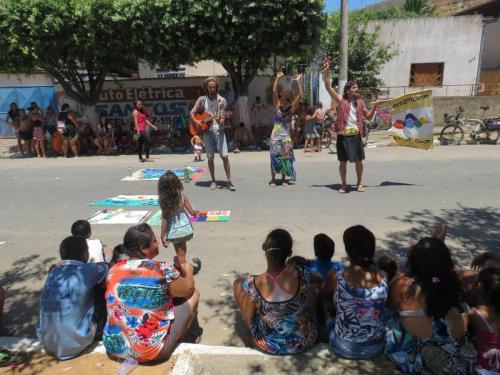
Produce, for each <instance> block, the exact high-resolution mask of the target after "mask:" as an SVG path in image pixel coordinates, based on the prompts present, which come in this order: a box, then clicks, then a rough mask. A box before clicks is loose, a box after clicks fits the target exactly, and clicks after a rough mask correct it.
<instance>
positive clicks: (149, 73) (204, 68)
mask: <svg viewBox="0 0 500 375" xmlns="http://www.w3.org/2000/svg"><path fill="white" fill-rule="evenodd" d="M157 68H158V67H157V66H156V67H153V68H151V67H150V66H149V65H148V64H145V63H139V78H141V79H152V78H158V72H157V71H156V69H157ZM181 70H183V71H184V76H185V77H186V78H189V77H207V76H213V75H215V76H225V75H227V72H226V70H225V69H224V68H223V67H222V65H221V64H219V63H217V62H215V61H213V60H204V61H200V62H198V63H196V64H194V65H192V66H189V65H181ZM160 74H161V73H160Z"/></svg>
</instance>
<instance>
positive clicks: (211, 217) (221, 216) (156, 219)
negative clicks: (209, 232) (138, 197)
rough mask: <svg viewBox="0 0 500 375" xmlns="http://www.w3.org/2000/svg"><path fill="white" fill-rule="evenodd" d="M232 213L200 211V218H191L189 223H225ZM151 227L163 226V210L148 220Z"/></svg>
mask: <svg viewBox="0 0 500 375" xmlns="http://www.w3.org/2000/svg"><path fill="white" fill-rule="evenodd" d="M230 216H231V211H198V216H190V217H189V221H191V222H192V223H206V222H212V223H213V222H216V223H217V222H218V223H224V222H228V221H229V217H230ZM148 224H149V225H161V210H158V211H156V212H155V214H154V215H153V216H151V217H150V218H149V220H148Z"/></svg>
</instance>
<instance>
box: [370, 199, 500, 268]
mask: <svg viewBox="0 0 500 375" xmlns="http://www.w3.org/2000/svg"><path fill="white" fill-rule="evenodd" d="M389 219H391V220H394V221H397V222H398V223H404V224H409V225H410V226H411V228H410V229H407V230H404V231H388V232H387V233H385V239H384V240H382V241H381V242H379V246H378V249H377V253H379V249H380V251H381V252H382V253H387V254H389V255H393V256H394V255H396V254H397V253H398V250H399V249H401V248H405V247H408V246H411V245H414V244H415V243H417V242H418V241H419V240H420V239H421V238H424V237H427V236H430V235H431V234H432V229H433V227H434V226H435V225H436V224H439V223H441V224H442V223H447V225H448V234H447V236H446V243H447V244H448V246H449V248H450V250H451V253H452V255H453V258H454V260H455V262H456V263H457V265H459V266H462V267H465V266H469V265H470V262H471V260H472V259H473V258H474V257H475V256H476V255H478V254H480V253H482V252H484V251H497V252H498V251H499V249H500V225H499V224H498V223H500V210H498V208H494V207H481V208H469V207H465V206H463V205H461V204H458V205H457V208H453V209H443V210H441V213H440V214H439V215H437V214H435V213H433V212H432V211H431V210H428V209H425V210H421V211H410V212H409V213H407V214H405V215H404V216H401V217H396V216H393V217H390V218H389ZM375 235H377V233H376V234H375ZM379 255H380V253H379Z"/></svg>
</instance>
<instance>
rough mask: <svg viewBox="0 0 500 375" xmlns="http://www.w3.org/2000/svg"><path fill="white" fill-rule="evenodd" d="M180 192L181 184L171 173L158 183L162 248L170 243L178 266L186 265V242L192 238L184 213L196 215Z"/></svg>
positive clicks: (189, 225)
mask: <svg viewBox="0 0 500 375" xmlns="http://www.w3.org/2000/svg"><path fill="white" fill-rule="evenodd" d="M182 190H183V186H182V182H181V181H180V180H179V178H178V177H177V176H176V175H175V173H173V172H166V173H165V174H164V175H163V176H161V177H160V179H159V181H158V201H159V203H160V208H161V215H162V217H161V242H162V243H163V246H164V247H167V246H168V243H169V242H172V244H173V245H174V249H175V253H176V254H177V260H178V262H179V264H184V263H186V251H187V249H186V242H187V241H189V240H190V239H191V238H193V226H192V225H191V222H190V221H189V217H188V215H187V213H186V211H187V212H188V213H189V214H190V215H191V216H197V215H198V211H195V210H193V207H192V206H191V203H190V202H189V199H188V198H187V197H186V195H184V194H183V193H182Z"/></svg>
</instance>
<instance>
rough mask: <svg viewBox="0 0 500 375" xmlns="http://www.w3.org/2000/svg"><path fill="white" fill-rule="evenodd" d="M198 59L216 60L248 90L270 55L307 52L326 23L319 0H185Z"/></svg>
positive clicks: (236, 85) (238, 91) (242, 89)
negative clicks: (192, 22) (196, 45)
mask: <svg viewBox="0 0 500 375" xmlns="http://www.w3.org/2000/svg"><path fill="white" fill-rule="evenodd" d="M183 3H185V4H188V3H189V5H186V7H188V8H189V12H190V16H191V19H192V20H197V23H196V34H197V35H196V41H197V44H199V45H200V44H201V46H200V49H199V52H200V56H199V57H200V58H202V59H213V60H216V61H218V62H220V63H221V64H222V65H223V66H224V68H225V69H226V70H227V71H228V73H229V74H230V76H231V80H232V83H233V87H234V89H235V91H236V94H237V95H238V94H241V95H247V92H248V85H249V84H250V82H251V81H252V79H253V78H254V77H255V75H256V74H257V73H258V71H259V69H263V68H266V67H269V59H270V58H271V57H272V56H273V55H283V56H284V55H288V54H296V55H302V54H307V53H310V51H311V50H312V48H311V47H312V46H317V45H318V44H319V41H320V36H321V29H322V26H323V25H324V14H323V13H322V11H323V1H322V0H288V1H274V0H261V1H251V0H186V1H184V2H183Z"/></svg>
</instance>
